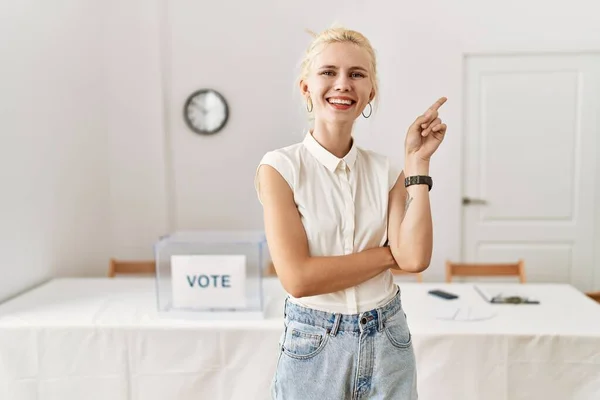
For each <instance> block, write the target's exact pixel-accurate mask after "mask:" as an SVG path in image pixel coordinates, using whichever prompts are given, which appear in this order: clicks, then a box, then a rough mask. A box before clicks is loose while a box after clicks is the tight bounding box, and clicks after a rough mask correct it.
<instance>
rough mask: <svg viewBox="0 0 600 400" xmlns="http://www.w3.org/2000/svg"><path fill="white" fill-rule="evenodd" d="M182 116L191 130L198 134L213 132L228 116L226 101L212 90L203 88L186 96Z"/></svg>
mask: <svg viewBox="0 0 600 400" xmlns="http://www.w3.org/2000/svg"><path fill="white" fill-rule="evenodd" d="M183 116H184V119H185V122H186V123H187V125H188V126H189V128H190V129H191V130H193V131H194V132H196V133H200V134H213V133H217V132H218V131H220V130H221V129H222V128H223V126H225V123H226V122H227V118H228V117H229V109H228V107H227V102H226V101H225V98H223V96H222V95H221V94H220V93H218V92H216V91H214V90H212V89H203V90H199V91H197V92H194V93H192V94H191V95H190V97H188V99H187V101H186V103H185V106H184V109H183Z"/></svg>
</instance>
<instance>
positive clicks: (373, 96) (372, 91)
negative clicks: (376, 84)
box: [369, 89, 375, 103]
mask: <svg viewBox="0 0 600 400" xmlns="http://www.w3.org/2000/svg"><path fill="white" fill-rule="evenodd" d="M374 98H375V90H373V89H371V94H370V95H369V103H370V102H371V101H373V99H374Z"/></svg>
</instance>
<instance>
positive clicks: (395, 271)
mask: <svg viewBox="0 0 600 400" xmlns="http://www.w3.org/2000/svg"><path fill="white" fill-rule="evenodd" d="M390 271H392V274H394V275H414V276H415V277H416V278H417V282H419V283H423V274H422V273H421V272H408V271H404V270H403V269H390Z"/></svg>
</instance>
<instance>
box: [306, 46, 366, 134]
mask: <svg viewBox="0 0 600 400" xmlns="http://www.w3.org/2000/svg"><path fill="white" fill-rule="evenodd" d="M371 64H372V63H371V59H370V57H369V53H368V52H367V51H366V50H365V49H363V48H361V47H360V46H358V45H357V44H354V43H351V42H341V43H339V42H338V43H329V44H325V45H324V46H323V48H322V49H321V51H320V52H319V53H318V54H317V55H316V56H315V57H314V59H313V60H312V63H311V67H310V69H309V72H308V74H307V76H306V77H305V79H302V80H301V81H300V90H301V92H302V95H303V96H304V97H305V98H308V97H310V101H312V104H313V110H312V112H313V113H314V116H315V121H321V122H329V123H348V122H352V121H354V120H355V119H356V118H358V116H359V115H360V114H361V112H362V111H363V110H364V109H365V107H366V106H367V104H368V103H369V102H370V101H371V100H372V99H373V97H374V96H375V89H374V87H373V81H372V78H373V77H372V74H373V72H372V71H371V68H370V66H371Z"/></svg>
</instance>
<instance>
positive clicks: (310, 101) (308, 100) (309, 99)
mask: <svg viewBox="0 0 600 400" xmlns="http://www.w3.org/2000/svg"><path fill="white" fill-rule="evenodd" d="M309 103H310V110H309V109H308V104H309ZM312 110H313V102H312V99H311V98H310V96H309V97H307V99H306V111H308V112H312Z"/></svg>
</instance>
